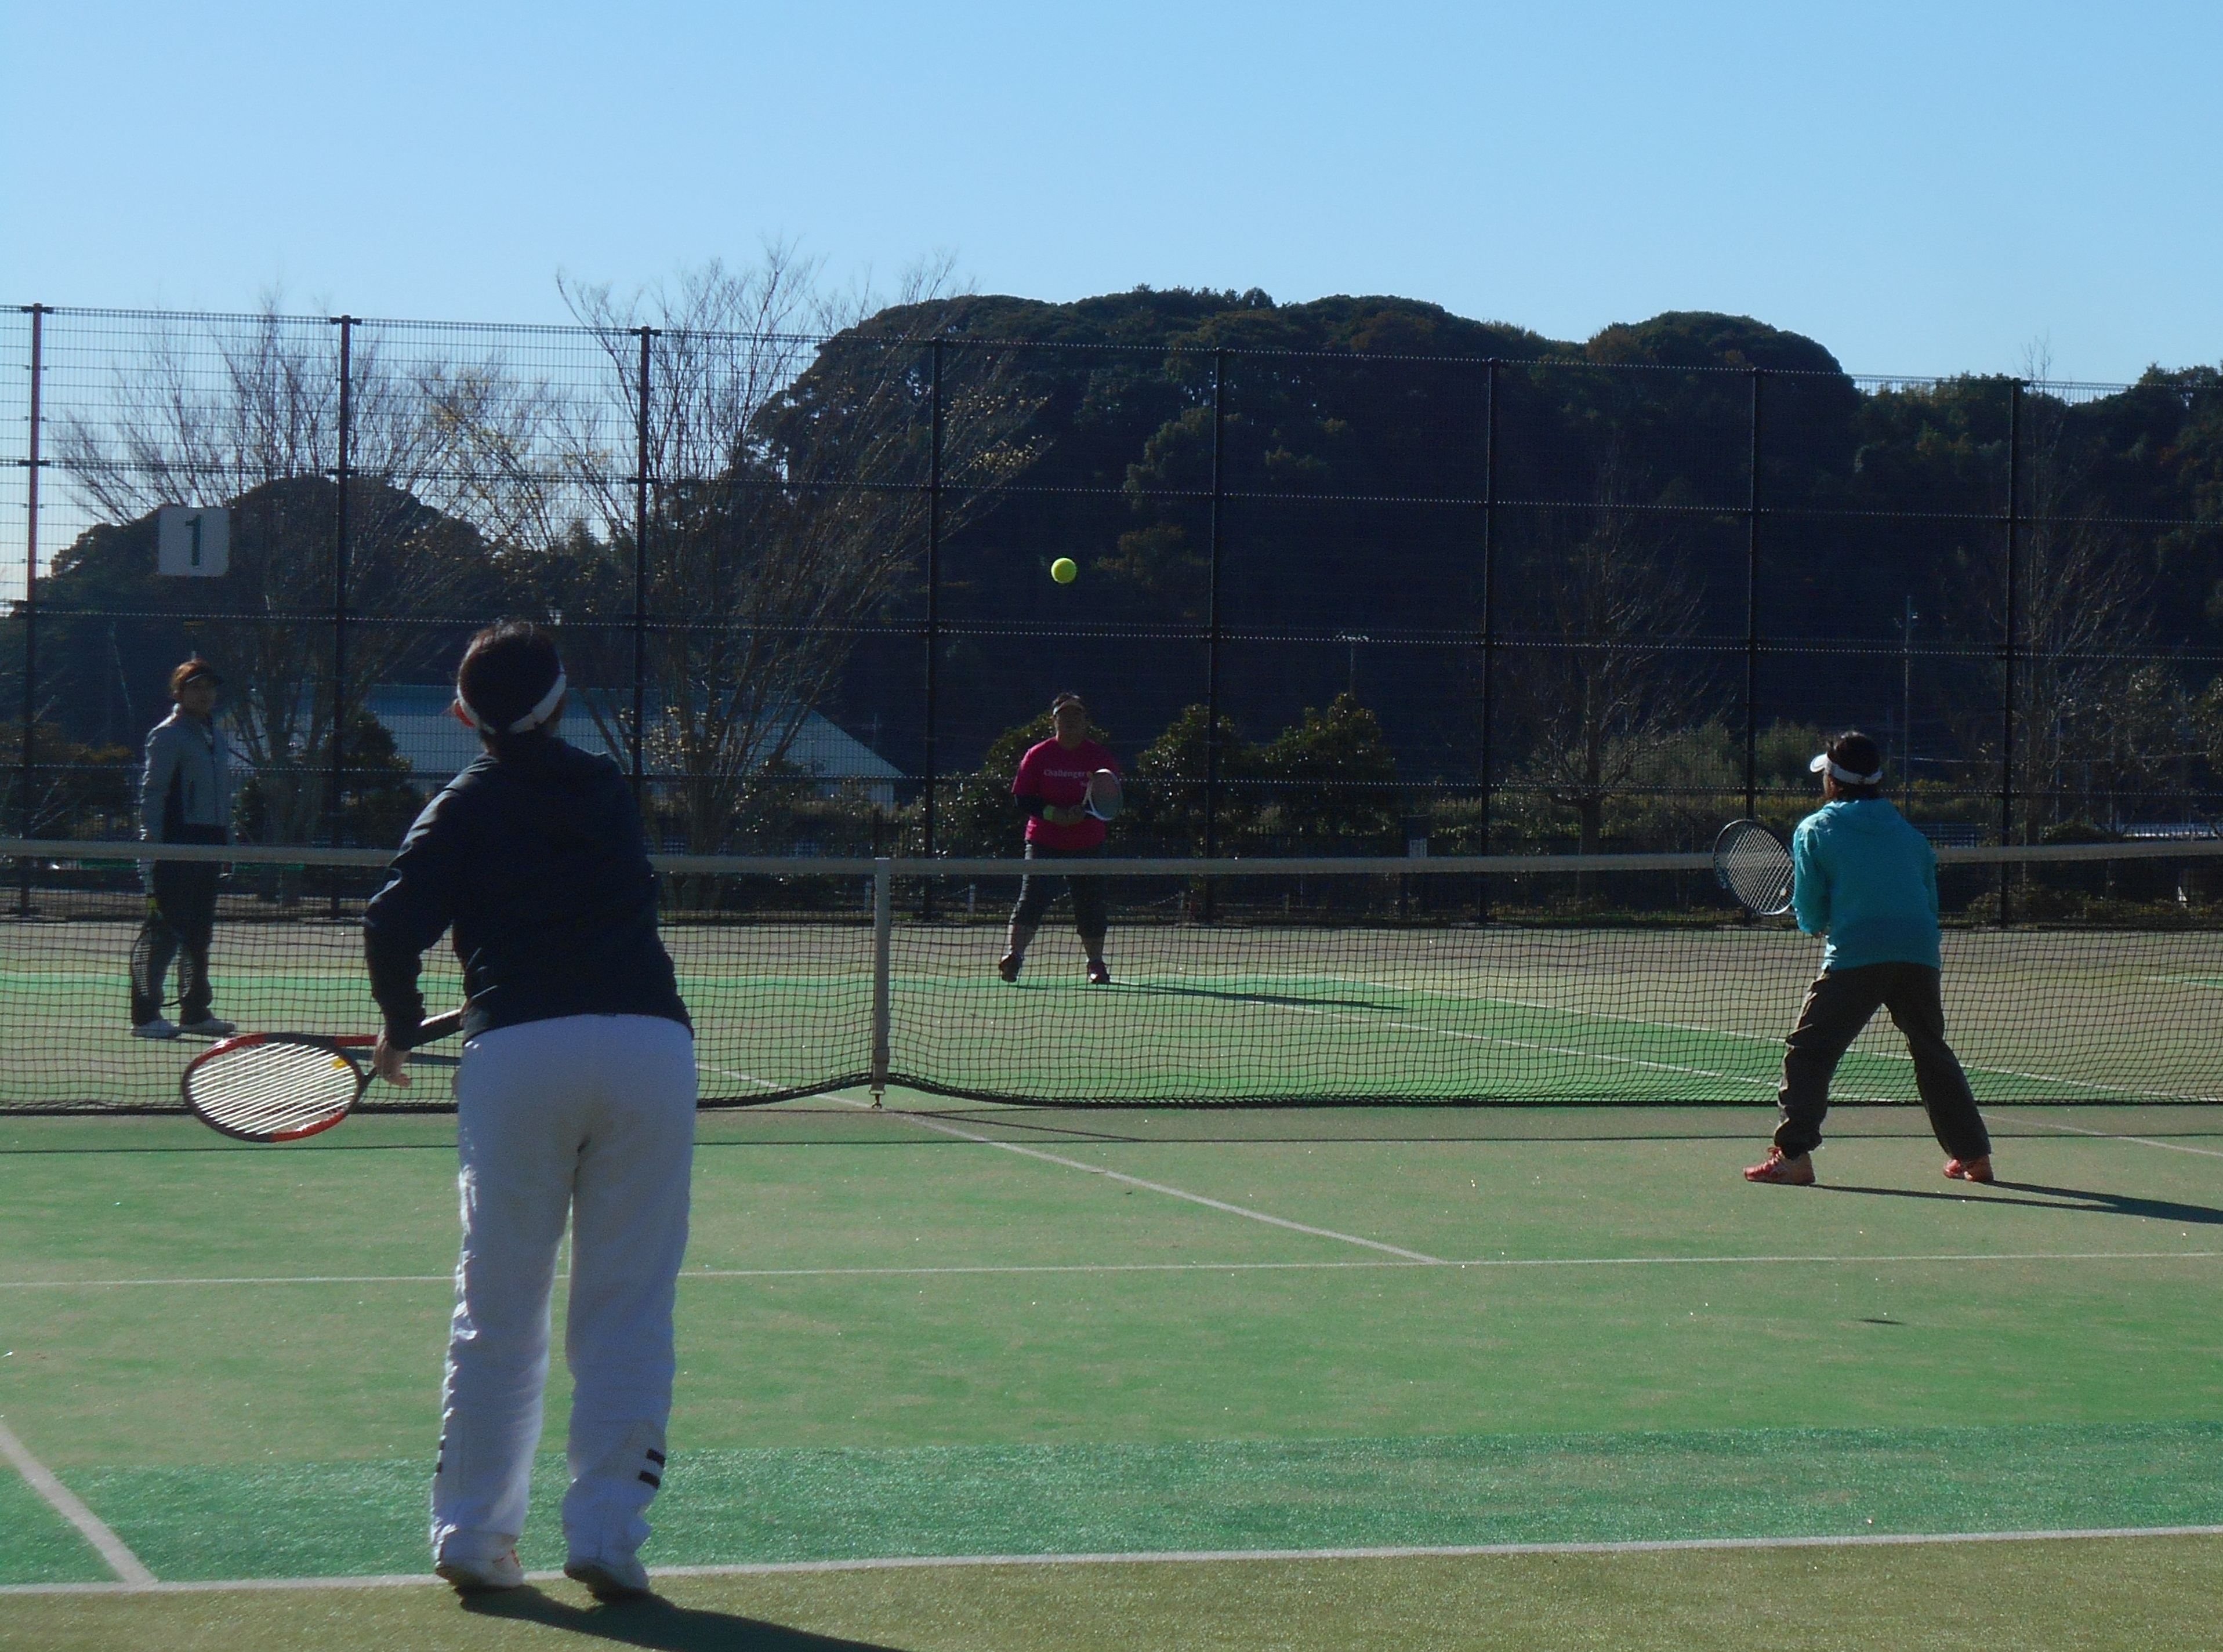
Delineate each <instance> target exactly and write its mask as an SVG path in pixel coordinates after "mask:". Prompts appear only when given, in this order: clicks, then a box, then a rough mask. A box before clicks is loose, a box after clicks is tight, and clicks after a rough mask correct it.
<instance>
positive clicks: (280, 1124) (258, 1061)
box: [186, 1040, 362, 1137]
mask: <svg viewBox="0 0 2223 1652" xmlns="http://www.w3.org/2000/svg"><path fill="white" fill-rule="evenodd" d="M361 1090H362V1079H361V1076H360V1073H359V1071H358V1070H357V1069H356V1065H355V1064H354V1063H353V1062H351V1061H350V1060H349V1059H348V1058H346V1057H345V1056H343V1055H340V1054H338V1053H337V1052H335V1051H332V1050H330V1049H326V1048H323V1047H320V1046H316V1045H313V1044H295V1043H291V1042H286V1041H280V1040H273V1041H271V1042H268V1043H264V1044H251V1045H246V1046H242V1047H240V1048H238V1049H236V1050H226V1051H223V1052H218V1053H217V1054H215V1055H212V1056H211V1057H208V1058H205V1059H204V1060H202V1061H201V1062H199V1063H198V1065H195V1066H194V1068H193V1070H192V1072H191V1073H190V1074H189V1075H188V1076H187V1078H186V1101H187V1102H188V1103H189V1104H190V1105H191V1106H192V1109H193V1110H194V1111H195V1112H197V1113H198V1114H199V1115H201V1116H202V1117H203V1118H205V1119H206V1120H207V1121H209V1122H210V1123H211V1124H213V1125H215V1126H217V1128H219V1129H223V1130H228V1131H231V1132H233V1133H234V1134H240V1135H249V1136H262V1137H274V1136H280V1135H285V1134H291V1133H293V1132H294V1131H296V1130H299V1128H302V1127H303V1126H305V1125H311V1124H316V1123H319V1122H322V1121H325V1120H329V1119H333V1118H337V1116H338V1115H341V1114H343V1113H345V1112H346V1111H347V1110H348V1109H350V1107H352V1106H354V1105H355V1101H356V1096H357V1095H358V1094H360V1092H361Z"/></svg>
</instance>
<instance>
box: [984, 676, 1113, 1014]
mask: <svg viewBox="0 0 2223 1652" xmlns="http://www.w3.org/2000/svg"><path fill="white" fill-rule="evenodd" d="M1049 712H1050V720H1051V723H1052V725H1054V726H1055V728H1056V730H1057V733H1056V735H1055V737H1054V738H1050V739H1047V740H1044V741H1042V743H1041V744H1038V745H1035V746H1030V747H1029V748H1028V751H1027V754H1026V756H1024V757H1021V758H1020V759H1019V772H1018V773H1017V776H1014V777H1013V778H1012V781H1011V795H1012V796H1014V797H1016V798H1017V799H1018V801H1019V807H1020V808H1022V809H1023V810H1024V811H1025V812H1026V817H1027V858H1028V859H1029V860H1074V859H1078V858H1080V857H1083V856H1087V855H1093V854H1095V853H1096V851H1098V850H1099V849H1101V848H1102V847H1103V846H1104V822H1103V821H1101V820H1098V819H1097V818H1096V817H1095V816H1094V815H1093V814H1091V813H1089V812H1088V811H1087V810H1086V808H1084V807H1082V806H1081V805H1082V801H1083V800H1084V799H1086V796H1087V795H1088V777H1089V776H1091V775H1093V774H1094V773H1095V772H1096V771H1097V770H1098V769H1111V770H1112V773H1114V774H1117V773H1118V772H1119V765H1118V763H1116V762H1115V761H1113V759H1112V754H1111V753H1110V752H1109V751H1105V749H1104V748H1103V747H1102V746H1100V745H1099V744H1096V742H1095V741H1093V740H1092V739H1090V738H1088V707H1086V706H1085V705H1083V704H1082V703H1081V700H1080V695H1079V694H1060V695H1059V696H1058V697H1057V699H1056V700H1055V701H1054V702H1052V704H1051V706H1050V708H1049ZM1058 883H1064V884H1065V886H1066V887H1067V889H1070V890H1071V891H1072V892H1073V927H1074V928H1075V929H1077V930H1079V931H1080V944H1081V945H1082V946H1083V947H1084V948H1085V949H1086V951H1087V953H1088V979H1089V982H1090V983H1091V984H1092V985H1094V986H1099V987H1101V986H1108V985H1109V984H1110V983H1111V980H1112V971H1111V970H1110V969H1108V968H1107V967H1105V963H1104V932H1105V929H1107V928H1108V927H1110V922H1109V920H1108V919H1107V918H1106V917H1105V904H1104V880H1103V879H1102V878H1100V877H1067V878H1057V879H1054V878H1050V877H1046V876H1042V875H1040V874H1038V873H1037V874H1034V875H1030V876H1027V877H1025V878H1023V879H1021V880H1020V883H1019V903H1018V905H1017V906H1016V907H1014V908H1012V909H1011V944H1010V945H1009V947H1008V948H1007V949H1006V950H1005V952H1004V956H1003V958H1001V959H1000V960H999V961H998V964H997V965H996V973H997V974H998V975H1000V976H1002V977H1004V980H1006V981H1017V979H1018V978H1019V966H1020V965H1021V964H1024V963H1025V962H1026V958H1027V943H1028V942H1029V941H1031V940H1032V939H1034V938H1035V930H1036V927H1038V926H1039V925H1040V924H1041V922H1042V914H1043V913H1045V912H1047V911H1049V903H1050V902H1051V901H1054V900H1055V899H1056V898H1057V889H1056V885H1057V884H1058Z"/></svg>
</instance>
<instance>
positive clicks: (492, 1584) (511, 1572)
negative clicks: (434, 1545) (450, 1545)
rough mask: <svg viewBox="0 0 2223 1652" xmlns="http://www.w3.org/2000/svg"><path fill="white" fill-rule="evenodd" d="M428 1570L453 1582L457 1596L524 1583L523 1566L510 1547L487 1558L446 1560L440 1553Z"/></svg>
mask: <svg viewBox="0 0 2223 1652" xmlns="http://www.w3.org/2000/svg"><path fill="white" fill-rule="evenodd" d="M432 1571H433V1573H434V1574H435V1575H437V1576H438V1578H439V1579H440V1580H441V1581H443V1582H444V1583H448V1584H451V1585H453V1586H454V1587H455V1591H456V1592H457V1594H459V1595H474V1594H484V1593H487V1592H490V1591H493V1590H496V1589H521V1588H523V1587H524V1586H525V1568H524V1567H521V1566H520V1565H519V1564H518V1563H517V1551H516V1550H515V1549H510V1550H508V1551H507V1552H506V1553H503V1554H500V1555H495V1556H494V1558H493V1559H492V1560H490V1561H465V1560H450V1559H448V1558H446V1557H445V1556H443V1557H442V1558H441V1559H440V1560H438V1561H435V1562H434V1563H433V1567H432Z"/></svg>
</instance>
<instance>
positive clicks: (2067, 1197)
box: [1818, 1179, 2223, 1228]
mask: <svg viewBox="0 0 2223 1652" xmlns="http://www.w3.org/2000/svg"><path fill="white" fill-rule="evenodd" d="M1818 1185H1819V1187H1820V1188H1821V1189H1822V1190H1823V1191H1826V1192H1830V1193H1867V1194H1873V1195H1874V1196H1875V1197H1879V1198H1888V1199H1943V1200H1945V1201H1947V1202H1948V1203H1954V1204H1964V1203H1968V1201H1970V1200H1972V1199H1974V1200H1981V1202H1982V1203H1986V1204H2019V1205H2023V1206H2025V1207H2026V1208H2028V1209H2032V1210H2069V1211H2077V1212H2082V1213H2087V1214H2091V1215H2105V1216H2144V1217H2145V1218H2146V1219H2147V1220H2148V1221H2151V1222H2182V1223H2184V1224H2186V1225H2187V1226H2199V1227H2208V1228H2214V1227H2223V1210H2217V1209H2213V1208H2212V1207H2210V1206H2207V1205H2204V1204H2179V1203H2176V1201H2175V1200H2173V1199H2141V1198H2138V1197H2135V1196H2134V1195H2132V1194H2128V1193H2095V1192H2094V1191H2092V1190H2090V1189H2088V1188H2081V1187H2053V1186H2050V1185H2048V1184H2045V1183H2044V1182H2010V1181H2006V1180H2004V1179H2002V1180H2000V1181H1996V1182H1993V1183H1991V1184H1988V1185H1987V1186H1984V1187H1981V1188H1978V1187H1971V1188H1970V1189H1968V1191H1966V1192H1962V1193H1947V1192H1943V1191H1936V1190H1926V1189H1923V1188H1912V1187H1861V1186H1857V1185H1855V1184H1852V1183H1849V1182H1823V1183H1821V1184H1818ZM2002 1190H2004V1191H2002ZM2018 1193H2037V1194H2043V1195H2044V1196H2045V1197H2042V1198H2035V1199H2025V1198H2017V1197H2014V1196H2015V1195H2016V1194H2018Z"/></svg>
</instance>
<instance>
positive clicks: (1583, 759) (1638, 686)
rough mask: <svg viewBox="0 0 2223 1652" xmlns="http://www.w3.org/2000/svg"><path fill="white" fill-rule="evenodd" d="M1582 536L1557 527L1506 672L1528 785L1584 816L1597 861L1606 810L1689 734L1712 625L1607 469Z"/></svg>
mask: <svg viewBox="0 0 2223 1652" xmlns="http://www.w3.org/2000/svg"><path fill="white" fill-rule="evenodd" d="M1597 496H1598V498H1599V499H1600V500H1601V501H1602V503H1601V504H1600V505H1599V506H1597V508H1596V511H1595V512H1592V513H1591V514H1590V516H1589V518H1588V519H1587V521H1586V522H1584V521H1583V520H1582V518H1576V519H1575V522H1574V523H1572V524H1568V525H1566V526H1562V525H1561V524H1562V520H1563V518H1558V517H1555V518H1551V519H1550V520H1549V521H1548V522H1547V524H1546V527H1545V529H1544V531H1543V532H1542V533H1541V535H1540V543H1538V544H1537V545H1536V546H1535V549H1534V554H1533V556H1532V558H1530V559H1529V563H1528V566H1527V568H1526V569H1525V570H1524V571H1523V573H1522V575H1521V580H1522V582H1523V583H1524V584H1525V585H1527V587H1528V589H1527V592H1526V594H1525V595H1526V598H1527V603H1528V605H1529V625H1528V627H1527V631H1526V634H1525V635H1520V634H1516V635H1515V636H1512V637H1509V638H1508V639H1507V640H1508V643H1510V644H1512V646H1511V647H1510V648H1508V650H1507V655H1508V657H1507V658H1506V660H1505V662H1504V663H1503V664H1502V666H1501V668H1500V669H1501V673H1502V679H1503V682H1504V685H1505V689H1506V699H1507V700H1508V710H1509V711H1510V712H1511V713H1512V718H1511V720H1512V721H1513V722H1514V723H1515V725H1516V726H1518V727H1519V728H1520V729H1521V730H1522V731H1523V732H1525V734H1526V736H1527V743H1528V755H1527V762H1526V764H1525V768H1526V777H1527V780H1528V781H1529V782H1531V783H1532V784H1533V785H1534V786H1535V787H1536V788H1538V789H1539V790H1540V791H1541V792H1542V793H1543V795H1545V796H1546V797H1548V798H1549V799H1550V800H1551V801H1552V802H1553V803H1554V804H1556V805H1558V806H1559V807H1561V808H1566V809H1571V810H1573V811H1574V813H1575V816H1576V819H1577V820H1578V823H1579V827H1580V833H1581V848H1582V851H1583V852H1584V853H1591V852H1595V851H1596V849H1597V848H1598V845H1599V842H1600V840H1601V839H1602V837H1603V832H1604V824H1605V816H1606V811H1607V807H1608V805H1609V803H1610V802H1611V801H1612V800H1613V799H1614V798H1615V796H1617V795H1620V794H1621V793H1622V792H1624V791H1626V790H1628V788H1630V787H1631V786H1632V785H1634V784H1637V783H1639V782H1640V780H1641V778H1642V776H1643V775H1644V772H1645V765H1646V761H1647V757H1649V756H1650V755H1651V754H1652V753H1653V751H1656V750H1657V749H1658V748H1659V747H1660V746H1661V745H1662V744H1665V743H1666V742H1667V741H1668V740H1670V739H1672V738H1675V737H1676V736H1678V735H1679V734H1681V733H1682V732H1685V731H1686V730H1687V729H1688V728H1689V727H1690V725H1691V723H1692V721H1693V720H1694V715H1695V713H1697V710H1698V708H1699V706H1700V703H1701V700H1702V698H1703V691H1704V688H1705V673H1704V671H1703V668H1702V667H1701V666H1699V665H1698V664H1697V663H1696V656H1694V655H1693V654H1692V653H1691V651H1690V650H1689V646H1688V645H1689V644H1690V643H1691V641H1692V640H1694V639H1695V638H1696V636H1697V631H1698V626H1699V621H1700V617H1701V614H1702V612H1703V609H1702V606H1701V603H1700V600H1699V596H1698V594H1697V591H1696V590H1695V589H1693V588H1692V587H1691V585H1690V583H1689V582H1688V581H1687V580H1686V579H1685V577H1684V575H1683V574H1682V573H1681V571H1680V570H1679V569H1678V568H1677V567H1676V565H1675V563H1674V562H1673V560H1672V556H1671V552H1672V545H1671V544H1670V543H1668V542H1667V540H1666V536H1665V535H1664V534H1663V533H1661V532H1660V531H1659V530H1658V529H1657V528H1655V527H1654V526H1653V525H1651V524H1648V523H1647V521H1646V520H1645V519H1644V518H1643V517H1642V516H1641V514H1640V513H1639V512H1633V511H1631V510H1629V509H1628V508H1627V504H1628V499H1627V480H1626V478H1625V477H1624V476H1623V474H1622V469H1621V467H1620V466H1619V464H1618V462H1615V461H1612V460H1609V461H1608V462H1606V463H1605V464H1604V465H1603V467H1602V468H1601V471H1600V474H1599V481H1598V490H1597Z"/></svg>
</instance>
